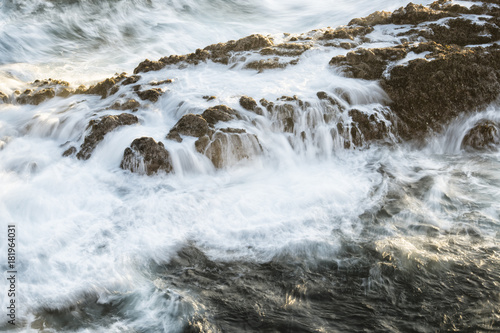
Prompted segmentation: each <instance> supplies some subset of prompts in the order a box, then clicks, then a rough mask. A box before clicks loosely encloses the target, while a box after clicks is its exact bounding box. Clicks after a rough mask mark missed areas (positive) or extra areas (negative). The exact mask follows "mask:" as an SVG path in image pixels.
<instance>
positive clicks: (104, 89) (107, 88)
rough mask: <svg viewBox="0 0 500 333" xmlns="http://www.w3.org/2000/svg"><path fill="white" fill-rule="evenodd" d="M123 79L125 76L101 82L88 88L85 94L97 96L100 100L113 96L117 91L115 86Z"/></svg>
mask: <svg viewBox="0 0 500 333" xmlns="http://www.w3.org/2000/svg"><path fill="white" fill-rule="evenodd" d="M124 78H125V74H121V75H118V76H115V77H112V78H109V79H106V80H104V81H101V82H99V83H97V84H95V85H93V86H90V87H89V88H88V89H87V90H86V91H85V94H90V95H99V96H101V98H106V97H108V96H111V95H114V94H115V93H116V92H117V91H118V89H119V88H118V86H117V84H118V83H119V82H120V81H122V80H123V79H124Z"/></svg>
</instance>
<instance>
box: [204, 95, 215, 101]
mask: <svg viewBox="0 0 500 333" xmlns="http://www.w3.org/2000/svg"><path fill="white" fill-rule="evenodd" d="M216 98H217V97H216V96H203V99H204V100H206V101H207V102H209V101H213V100H214V99H216Z"/></svg>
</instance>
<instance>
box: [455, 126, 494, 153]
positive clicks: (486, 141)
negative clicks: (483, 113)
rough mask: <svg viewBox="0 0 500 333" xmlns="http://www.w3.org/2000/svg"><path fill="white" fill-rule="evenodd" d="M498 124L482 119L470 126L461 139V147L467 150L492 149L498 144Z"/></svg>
mask: <svg viewBox="0 0 500 333" xmlns="http://www.w3.org/2000/svg"><path fill="white" fill-rule="evenodd" d="M499 128H500V124H499V123H495V122H493V121H490V120H482V121H479V122H478V123H476V125H474V127H473V128H471V129H470V130H469V131H468V132H467V134H466V135H465V137H464V138H463V140H462V144H461V148H462V149H467V150H480V151H481V150H492V149H498V146H499V145H500V129H499Z"/></svg>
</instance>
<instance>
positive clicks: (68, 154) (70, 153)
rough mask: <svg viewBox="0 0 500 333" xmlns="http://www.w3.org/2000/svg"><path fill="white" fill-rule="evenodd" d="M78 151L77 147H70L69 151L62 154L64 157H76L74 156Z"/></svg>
mask: <svg viewBox="0 0 500 333" xmlns="http://www.w3.org/2000/svg"><path fill="white" fill-rule="evenodd" d="M76 151H77V149H76V147H74V146H71V147H69V148H68V149H66V150H65V151H64V153H63V154H62V156H64V157H68V156H71V155H74V154H76Z"/></svg>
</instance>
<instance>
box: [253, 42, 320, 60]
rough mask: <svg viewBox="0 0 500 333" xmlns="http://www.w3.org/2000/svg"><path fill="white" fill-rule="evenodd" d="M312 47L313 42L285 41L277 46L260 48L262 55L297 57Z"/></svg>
mask: <svg viewBox="0 0 500 333" xmlns="http://www.w3.org/2000/svg"><path fill="white" fill-rule="evenodd" d="M311 48H312V45H311V44H304V43H283V44H279V45H276V46H271V47H265V48H263V49H261V50H260V54H262V55H277V56H281V57H296V56H299V55H301V54H302V53H304V52H305V51H307V50H309V49H311Z"/></svg>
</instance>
